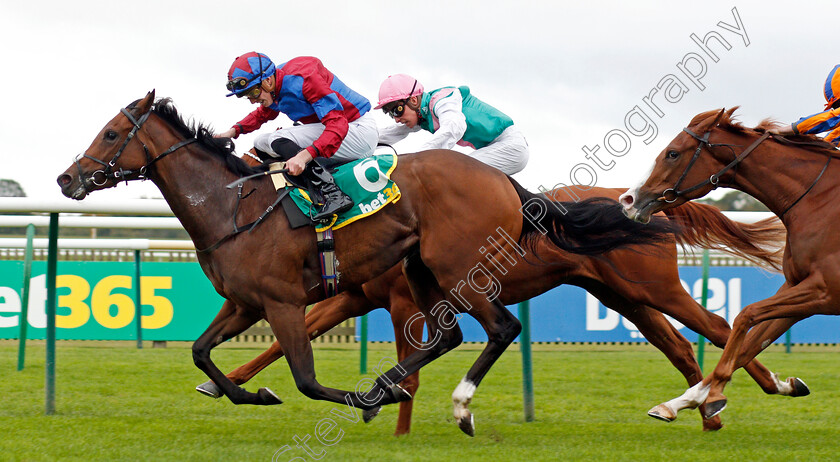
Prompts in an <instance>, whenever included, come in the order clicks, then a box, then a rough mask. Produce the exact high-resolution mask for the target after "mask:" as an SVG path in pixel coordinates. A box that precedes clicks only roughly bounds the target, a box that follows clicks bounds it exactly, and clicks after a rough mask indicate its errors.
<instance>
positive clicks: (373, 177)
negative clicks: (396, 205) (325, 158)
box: [289, 154, 400, 231]
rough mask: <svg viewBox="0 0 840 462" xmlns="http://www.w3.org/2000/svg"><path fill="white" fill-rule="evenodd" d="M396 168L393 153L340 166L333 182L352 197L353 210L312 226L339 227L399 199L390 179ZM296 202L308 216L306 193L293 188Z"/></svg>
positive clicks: (322, 228) (292, 195)
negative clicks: (328, 221) (324, 223)
mask: <svg viewBox="0 0 840 462" xmlns="http://www.w3.org/2000/svg"><path fill="white" fill-rule="evenodd" d="M396 167H397V155H396V154H384V155H379V156H372V157H366V158H364V159H359V160H356V161H353V162H350V163H348V164H344V165H341V166H339V167H338V168H337V169H336V171H335V172H334V173H333V178H335V182H336V184H337V185H338V187H339V188H341V190H342V191H344V193H345V194H347V195H348V196H350V197H351V198H352V199H353V203H354V204H355V205H354V206H353V208H352V209H350V210H349V211H347V212H345V213H342V214H341V215H339V216H338V217H337V218H334V219H333V221H332V223H330V224H328V225H326V226H319V227H316V228H315V229H316V230H317V231H323V230H326V229H329V228H332V229H339V228H341V227H342V226H346V225H349V224H350V223H353V222H354V221H356V220H361V219H362V218H364V217H366V216H368V215H373V214H374V213H376V212H377V211H379V210H381V209H382V207H384V206H385V205H387V204H389V203H391V202H396V201H398V200H399V199H400V188H398V187H397V185H396V183H394V182H393V181H391V172H393V171H394V169H395V168H396ZM289 195H290V196H291V197H292V200H294V201H295V204H296V205H297V206H298V207H299V208H300V209H301V211H303V213H304V214H305V215H307V216H310V214H309V210H310V207H313V205H312V200H311V199H310V198H309V194H307V193H306V191H304V190H302V189H295V190H293V191H292V192H291V193H290V194H289Z"/></svg>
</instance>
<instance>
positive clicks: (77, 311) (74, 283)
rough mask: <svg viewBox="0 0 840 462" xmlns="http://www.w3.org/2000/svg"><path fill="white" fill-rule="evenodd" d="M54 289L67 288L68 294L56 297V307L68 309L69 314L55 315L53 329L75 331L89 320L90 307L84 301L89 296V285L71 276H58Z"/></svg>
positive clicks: (80, 278)
mask: <svg viewBox="0 0 840 462" xmlns="http://www.w3.org/2000/svg"><path fill="white" fill-rule="evenodd" d="M55 285H56V287H67V288H68V289H70V293H69V294H67V295H59V296H58V306H59V307H61V308H70V314H58V313H56V315H55V327H60V328H62V329H75V328H77V327H81V326H83V325H85V323H86V322H88V320H89V319H90V307H88V305H87V303H85V299H87V298H88V295H90V284H88V282H87V281H86V280H85V279H84V278H82V277H80V276H76V275H73V274H59V275H58V276H56V277H55Z"/></svg>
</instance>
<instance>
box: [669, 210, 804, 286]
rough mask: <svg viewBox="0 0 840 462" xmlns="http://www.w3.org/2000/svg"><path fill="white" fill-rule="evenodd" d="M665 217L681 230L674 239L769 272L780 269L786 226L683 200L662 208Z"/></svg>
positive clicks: (682, 243) (774, 220)
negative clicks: (737, 217) (741, 218)
mask: <svg viewBox="0 0 840 462" xmlns="http://www.w3.org/2000/svg"><path fill="white" fill-rule="evenodd" d="M665 214H666V215H667V216H668V218H669V219H671V220H674V221H676V222H677V223H679V224H680V225H681V226H682V228H683V232H682V233H681V234H680V235H679V236H678V237H677V242H679V243H680V244H681V245H683V246H696V247H702V248H707V249H714V250H721V251H723V252H726V253H729V254H731V255H735V256H738V257H741V258H744V259H746V260H748V261H750V262H751V263H753V264H755V265H757V266H759V267H761V268H765V269H768V270H771V271H777V272H778V271H781V269H782V256H783V255H784V250H785V242H786V239H787V229H785V226H784V224H782V222H781V221H780V220H779V219H778V218H776V217H771V218H767V219H765V220H761V221H759V222H757V223H754V224H747V223H739V222H737V221H733V220H730V219H729V218H727V217H726V216H725V215H724V214H723V213H722V212H721V211H720V210H718V209H717V208H716V207H713V206H711V205H706V204H698V203H694V202H686V203H685V204H682V205H680V206H679V207H675V208H672V209H667V210H665Z"/></svg>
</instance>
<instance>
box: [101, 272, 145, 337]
mask: <svg viewBox="0 0 840 462" xmlns="http://www.w3.org/2000/svg"><path fill="white" fill-rule="evenodd" d="M116 288H126V289H131V277H130V276H108V277H106V278H104V279H102V280H101V281H99V283H98V284H96V287H94V288H93V296H92V297H91V300H90V305H91V311H93V317H94V318H95V319H96V321H97V322H99V324H101V325H102V327H106V328H108V329H119V328H121V327H125V326H127V325H129V324H130V323H131V321H132V320H133V319H134V311H135V309H134V301H133V300H132V299H131V297H129V296H128V295H125V294H121V293H111V291H113V290H114V289H116ZM111 306H116V307H117V313H116V315H113V316H112V315H111Z"/></svg>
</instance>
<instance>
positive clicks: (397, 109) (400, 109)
mask: <svg viewBox="0 0 840 462" xmlns="http://www.w3.org/2000/svg"><path fill="white" fill-rule="evenodd" d="M415 88H417V80H416V79H415V80H414V85H412V86H411V91H410V92H408V98H406V99H404V100H401V101H398V102H397V104H394V105H392V106H390V107H389V106H384V107H383V108H382V112H384V113H385V115H388V116H391V117H393V118H394V119H396V118H397V117H402V115H403V114H405V107H406V105H407V104H408V100H409V99H410V98H411V96H412V95H413V94H414V89H415Z"/></svg>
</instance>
